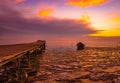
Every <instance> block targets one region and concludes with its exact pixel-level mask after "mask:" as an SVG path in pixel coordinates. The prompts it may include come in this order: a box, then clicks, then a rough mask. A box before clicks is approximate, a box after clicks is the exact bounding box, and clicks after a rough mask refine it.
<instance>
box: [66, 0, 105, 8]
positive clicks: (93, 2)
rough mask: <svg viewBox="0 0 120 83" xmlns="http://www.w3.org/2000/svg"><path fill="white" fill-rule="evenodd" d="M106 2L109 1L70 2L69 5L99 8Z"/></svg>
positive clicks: (75, 0)
mask: <svg viewBox="0 0 120 83" xmlns="http://www.w3.org/2000/svg"><path fill="white" fill-rule="evenodd" d="M105 2H107V0H68V2H67V4H68V5H73V6H79V7H81V8H84V7H89V6H98V5H101V4H103V3H105Z"/></svg>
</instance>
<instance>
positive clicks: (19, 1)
mask: <svg viewBox="0 0 120 83" xmlns="http://www.w3.org/2000/svg"><path fill="white" fill-rule="evenodd" d="M15 1H16V2H17V3H22V2H24V1H25V0H15Z"/></svg>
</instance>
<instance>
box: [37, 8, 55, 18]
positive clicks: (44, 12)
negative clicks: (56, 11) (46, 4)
mask: <svg viewBox="0 0 120 83" xmlns="http://www.w3.org/2000/svg"><path fill="white" fill-rule="evenodd" d="M52 11H53V9H42V10H39V11H38V15H39V16H41V17H46V16H49V15H50V14H51V13H52Z"/></svg>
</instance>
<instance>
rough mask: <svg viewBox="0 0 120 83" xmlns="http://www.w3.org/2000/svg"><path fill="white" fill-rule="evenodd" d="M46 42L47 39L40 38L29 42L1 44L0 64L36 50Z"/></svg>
mask: <svg viewBox="0 0 120 83" xmlns="http://www.w3.org/2000/svg"><path fill="white" fill-rule="evenodd" d="M44 44H45V41H40V40H39V41H37V42H33V43H28V44H14V45H2V46H0V66H2V65H4V64H6V63H8V62H10V61H12V60H14V59H17V58H19V57H21V56H22V55H24V54H25V53H26V52H27V51H34V50H35V49H37V48H38V47H40V46H41V45H44Z"/></svg>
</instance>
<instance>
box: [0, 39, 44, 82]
mask: <svg viewBox="0 0 120 83" xmlns="http://www.w3.org/2000/svg"><path fill="white" fill-rule="evenodd" d="M36 43H37V45H36V46H35V47H32V48H29V49H26V50H24V51H22V52H19V53H15V54H13V55H11V56H9V57H7V58H5V59H3V60H1V61H0V82H2V83H7V81H8V80H12V79H13V78H15V79H17V80H22V81H24V82H25V81H26V79H27V78H28V77H29V76H32V75H31V74H33V73H35V72H37V70H38V69H37V66H38V65H39V61H38V60H39V57H40V55H42V53H43V52H44V51H45V49H46V41H40V40H39V41H37V42H36ZM33 75H34V74H33ZM3 78H4V79H3Z"/></svg>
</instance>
